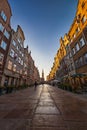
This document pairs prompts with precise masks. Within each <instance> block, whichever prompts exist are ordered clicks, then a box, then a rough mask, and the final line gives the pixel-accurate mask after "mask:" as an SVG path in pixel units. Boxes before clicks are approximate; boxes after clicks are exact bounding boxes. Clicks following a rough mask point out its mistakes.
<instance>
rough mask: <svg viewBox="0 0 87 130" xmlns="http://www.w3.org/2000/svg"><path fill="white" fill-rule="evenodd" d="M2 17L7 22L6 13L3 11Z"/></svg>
mask: <svg viewBox="0 0 87 130" xmlns="http://www.w3.org/2000/svg"><path fill="white" fill-rule="evenodd" d="M1 17H2V19H3V20H4V21H5V22H6V20H7V16H6V15H5V13H4V11H1Z"/></svg>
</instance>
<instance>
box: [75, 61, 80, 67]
mask: <svg viewBox="0 0 87 130" xmlns="http://www.w3.org/2000/svg"><path fill="white" fill-rule="evenodd" d="M78 65H79V62H78V60H76V61H75V67H76V68H78Z"/></svg>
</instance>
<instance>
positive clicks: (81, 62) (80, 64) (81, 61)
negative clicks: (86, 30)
mask: <svg viewBox="0 0 87 130" xmlns="http://www.w3.org/2000/svg"><path fill="white" fill-rule="evenodd" d="M82 65H83V59H82V57H80V58H79V66H82Z"/></svg>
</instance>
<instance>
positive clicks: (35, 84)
mask: <svg viewBox="0 0 87 130" xmlns="http://www.w3.org/2000/svg"><path fill="white" fill-rule="evenodd" d="M34 86H35V90H36V87H37V81H35V83H34Z"/></svg>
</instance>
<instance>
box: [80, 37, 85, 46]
mask: <svg viewBox="0 0 87 130" xmlns="http://www.w3.org/2000/svg"><path fill="white" fill-rule="evenodd" d="M79 44H80V48H81V47H83V46H84V45H85V41H84V39H83V37H82V38H81V39H80V40H79Z"/></svg>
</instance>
